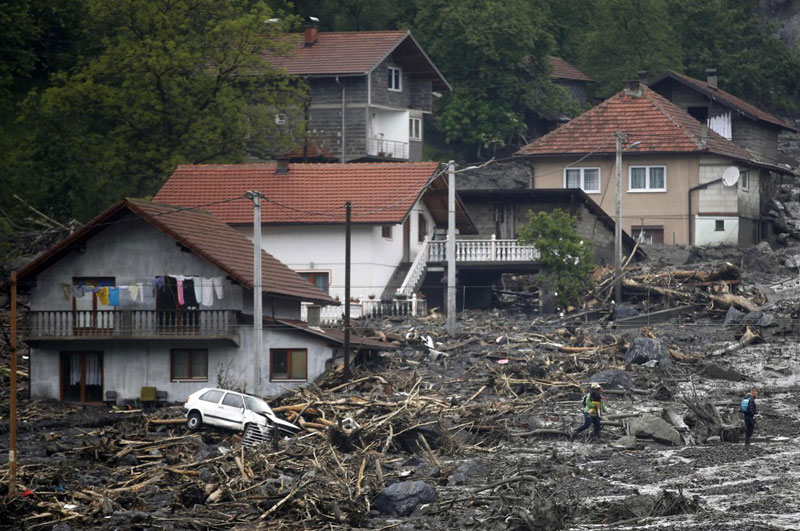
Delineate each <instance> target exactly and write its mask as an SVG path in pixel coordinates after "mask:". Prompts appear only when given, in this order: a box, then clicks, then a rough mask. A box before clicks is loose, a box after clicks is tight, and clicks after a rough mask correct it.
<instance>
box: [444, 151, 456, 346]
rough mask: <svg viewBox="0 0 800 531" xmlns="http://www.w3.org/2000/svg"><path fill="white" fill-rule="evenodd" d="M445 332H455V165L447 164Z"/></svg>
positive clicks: (451, 333)
mask: <svg viewBox="0 0 800 531" xmlns="http://www.w3.org/2000/svg"><path fill="white" fill-rule="evenodd" d="M447 175H448V182H447V322H446V323H445V325H446V327H447V332H448V333H449V334H450V335H451V336H452V335H453V334H455V332H456V163H455V162H454V161H452V160H451V161H450V162H448V163H447Z"/></svg>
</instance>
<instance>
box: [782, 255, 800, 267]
mask: <svg viewBox="0 0 800 531" xmlns="http://www.w3.org/2000/svg"><path fill="white" fill-rule="evenodd" d="M783 265H785V266H786V267H800V254H794V255H792V256H787V257H786V259H785V260H784V261H783Z"/></svg>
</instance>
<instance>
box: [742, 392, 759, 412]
mask: <svg viewBox="0 0 800 531" xmlns="http://www.w3.org/2000/svg"><path fill="white" fill-rule="evenodd" d="M744 396H745V397H749V398H750V401H749V402H748V403H747V411H745V412H744V414H745V416H749V417H753V416H755V415H758V409H757V408H756V399H755V398H754V397H753V396H751V395H750V393H747V394H746V395H744Z"/></svg>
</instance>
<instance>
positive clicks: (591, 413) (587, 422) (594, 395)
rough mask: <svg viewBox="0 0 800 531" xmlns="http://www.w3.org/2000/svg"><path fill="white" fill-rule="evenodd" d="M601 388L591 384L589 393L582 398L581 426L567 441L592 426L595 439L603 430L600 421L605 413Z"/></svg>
mask: <svg viewBox="0 0 800 531" xmlns="http://www.w3.org/2000/svg"><path fill="white" fill-rule="evenodd" d="M602 392H603V388H602V387H600V384H598V383H593V384H592V387H591V388H590V390H589V393H588V394H587V395H586V396H584V397H583V426H581V427H580V428H578V429H577V430H575V431H574V432H572V433H571V434H570V436H569V440H573V439H574V438H575V437H576V436H577V435H578V434H579V433H581V432H583V430H585V429H587V428H588V427H589V426H592V428H593V429H594V435H595V437H598V436H599V435H600V430H601V429H602V428H603V425H602V422H601V419H602V416H603V413H605V412H606V403H605V400H603V395H602Z"/></svg>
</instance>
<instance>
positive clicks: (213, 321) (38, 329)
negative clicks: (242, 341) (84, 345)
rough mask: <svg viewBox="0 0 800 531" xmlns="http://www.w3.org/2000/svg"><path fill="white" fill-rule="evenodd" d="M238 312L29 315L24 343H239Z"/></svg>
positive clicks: (145, 311) (23, 332)
mask: <svg viewBox="0 0 800 531" xmlns="http://www.w3.org/2000/svg"><path fill="white" fill-rule="evenodd" d="M238 324H239V323H238V319H237V312H236V311H235V310H194V311H188V310H182V311H173V310H97V311H92V310H85V311H84V310H81V311H36V312H28V314H27V318H26V320H25V323H24V324H23V326H22V327H21V329H20V332H21V335H22V338H23V339H24V340H25V341H29V342H30V341H56V340H58V341H61V340H76V339H80V340H87V339H88V340H109V339H141V340H153V339H160V340H163V339H227V340H230V341H232V342H234V343H235V344H236V345H238V344H239V326H238Z"/></svg>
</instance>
